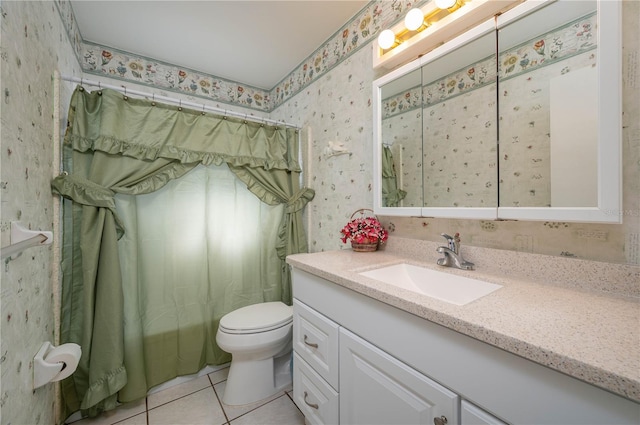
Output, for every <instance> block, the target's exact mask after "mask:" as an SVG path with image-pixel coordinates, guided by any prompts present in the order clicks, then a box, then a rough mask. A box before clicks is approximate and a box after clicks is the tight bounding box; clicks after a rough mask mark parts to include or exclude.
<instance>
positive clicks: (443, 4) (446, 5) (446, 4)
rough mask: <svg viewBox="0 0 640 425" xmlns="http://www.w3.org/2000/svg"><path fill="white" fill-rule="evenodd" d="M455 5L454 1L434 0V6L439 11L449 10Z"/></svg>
mask: <svg viewBox="0 0 640 425" xmlns="http://www.w3.org/2000/svg"><path fill="white" fill-rule="evenodd" d="M455 4H456V0H436V6H438V8H439V9H451V8H452V7H453V6H455Z"/></svg>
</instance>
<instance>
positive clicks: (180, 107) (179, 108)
mask: <svg viewBox="0 0 640 425" xmlns="http://www.w3.org/2000/svg"><path fill="white" fill-rule="evenodd" d="M179 101H180V104H179V106H178V111H182V99H179Z"/></svg>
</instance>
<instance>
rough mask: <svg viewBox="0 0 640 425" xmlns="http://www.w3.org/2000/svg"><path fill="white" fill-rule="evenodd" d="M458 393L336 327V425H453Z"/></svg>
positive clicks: (456, 417)
mask: <svg viewBox="0 0 640 425" xmlns="http://www.w3.org/2000/svg"><path fill="white" fill-rule="evenodd" d="M458 400H459V398H458V396H457V394H455V393H453V392H451V391H449V390H448V389H446V388H445V387H443V386H442V385H440V384H438V383H437V382H435V381H433V380H431V379H429V378H428V377H426V376H425V375H423V374H421V373H420V372H418V371H416V370H415V369H413V368H411V367H409V366H408V365H406V364H404V363H402V362H401V361H399V360H398V359H396V358H394V357H392V356H390V355H389V354H387V353H385V352H384V351H382V350H380V349H379V348H377V347H375V346H374V345H372V344H370V343H368V342H367V341H365V340H363V339H362V338H360V337H358V336H357V335H355V334H353V333H351V332H349V331H347V330H346V329H344V328H341V329H340V422H341V423H343V424H350V425H365V424H366V425H388V424H416V425H417V424H420V425H427V424H429V425H431V424H434V423H436V424H437V423H448V424H457V423H458V421H459V419H458V418H459V416H458V403H459V401H458Z"/></svg>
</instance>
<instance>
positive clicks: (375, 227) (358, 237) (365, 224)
mask: <svg viewBox="0 0 640 425" xmlns="http://www.w3.org/2000/svg"><path fill="white" fill-rule="evenodd" d="M362 211H363V210H358V211H356V212H355V213H353V215H355V214H356V213H357V212H360V213H362ZM353 215H351V221H349V222H348V223H347V224H346V225H345V226H344V227H343V228H342V230H340V233H342V238H340V239H341V240H342V242H343V243H347V241H351V245H352V246H353V244H354V243H355V244H375V245H376V247H377V245H378V244H382V243H385V242H386V240H387V239H388V237H389V232H387V230H385V228H384V227H382V224H380V221H378V219H377V218H375V217H359V218H353Z"/></svg>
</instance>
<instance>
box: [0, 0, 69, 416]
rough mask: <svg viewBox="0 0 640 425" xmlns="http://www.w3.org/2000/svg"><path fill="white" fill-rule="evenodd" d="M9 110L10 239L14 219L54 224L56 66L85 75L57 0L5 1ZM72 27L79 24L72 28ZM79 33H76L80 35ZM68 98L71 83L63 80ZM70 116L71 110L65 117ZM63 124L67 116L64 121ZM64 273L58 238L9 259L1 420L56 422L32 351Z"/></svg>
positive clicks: (0, 223)
mask: <svg viewBox="0 0 640 425" xmlns="http://www.w3.org/2000/svg"><path fill="white" fill-rule="evenodd" d="M0 9H1V10H0V12H1V16H0V19H1V24H2V49H1V54H0V61H1V63H0V66H1V67H2V82H1V93H2V106H1V111H2V115H1V118H0V131H1V134H2V140H1V147H2V148H1V149H0V160H1V162H0V172H1V176H0V196H1V202H2V209H1V216H0V230H1V243H2V246H7V245H9V243H10V223H11V222H12V221H20V222H21V223H22V224H23V225H24V226H25V227H28V228H31V229H35V230H51V229H52V228H53V226H54V221H55V220H56V218H55V213H54V210H55V208H54V200H53V197H52V195H51V190H50V186H49V182H50V180H51V178H52V176H53V175H54V174H55V173H56V172H57V169H58V167H57V164H55V163H54V139H55V137H54V134H53V110H54V101H55V99H54V90H53V83H52V76H53V73H54V70H56V69H57V70H59V71H60V72H62V73H65V74H67V75H74V74H75V75H79V73H80V66H79V63H78V60H77V59H76V53H75V48H76V47H77V43H76V42H71V41H70V39H69V37H68V35H67V34H68V33H67V29H66V28H65V27H64V25H63V24H62V23H61V19H60V14H59V12H58V4H57V3H54V2H51V1H2V3H1V4H0ZM70 29H71V30H72V31H71V32H72V33H73V28H70ZM76 41H77V40H76ZM62 89H63V90H62V92H61V97H62V98H63V103H66V104H67V105H68V100H64V98H67V99H68V97H69V90H68V89H65V87H63V88H62ZM63 120H64V118H63ZM62 125H63V128H64V123H63V124H62ZM57 282H58V275H57V266H56V265H55V260H54V251H53V249H52V247H51V245H47V246H45V247H35V248H30V249H28V250H26V251H24V252H23V254H22V255H21V256H19V257H17V258H15V259H11V260H3V261H2V274H1V281H0V285H1V288H2V290H1V303H2V310H1V311H2V313H1V314H0V334H1V338H2V339H1V342H0V369H1V372H2V378H1V387H0V422H1V423H2V424H53V423H56V422H58V420H57V419H58V418H57V414H56V413H55V400H56V398H57V395H56V393H57V389H56V386H55V385H47V386H45V387H42V388H39V389H37V390H33V384H32V379H33V378H32V373H33V371H32V369H33V364H32V361H33V356H34V355H35V354H36V352H37V351H38V349H39V348H40V346H41V344H42V343H43V342H44V341H51V342H54V341H55V335H54V333H55V332H56V327H57V321H56V316H57V314H56V313H55V310H56V309H55V308H54V302H55V300H56V298H57V294H56V293H55V291H54V289H53V288H57Z"/></svg>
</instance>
